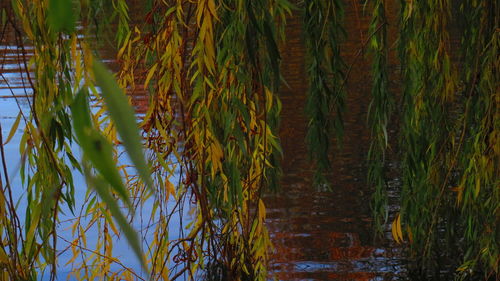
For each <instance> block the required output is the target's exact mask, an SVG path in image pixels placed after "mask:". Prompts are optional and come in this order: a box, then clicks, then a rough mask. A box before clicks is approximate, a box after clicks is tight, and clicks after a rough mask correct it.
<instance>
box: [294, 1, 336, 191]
mask: <svg viewBox="0 0 500 281" xmlns="http://www.w3.org/2000/svg"><path fill="white" fill-rule="evenodd" d="M304 6H305V7H304V34H305V41H306V45H307V52H308V53H307V59H308V62H307V75H308V77H309V92H308V97H307V103H306V112H307V114H308V116H309V124H308V132H307V137H306V142H307V144H308V148H309V152H310V156H311V159H312V160H313V161H314V163H315V164H316V173H315V176H314V182H315V185H316V186H321V187H326V188H330V186H329V184H328V180H327V179H326V177H325V173H326V172H328V171H329V169H330V161H329V159H328V152H329V146H330V140H331V136H332V133H333V132H335V134H336V136H337V141H338V142H339V144H340V143H341V140H342V135H343V128H344V124H343V120H342V115H343V112H344V110H345V108H344V104H345V101H344V99H345V97H344V95H345V93H344V82H345V81H344V69H345V64H344V61H343V59H342V57H341V56H340V44H341V42H342V40H343V38H344V36H345V31H344V29H343V26H342V25H343V18H344V9H343V3H342V1H340V0H331V1H330V0H329V1H320V0H310V1H305V2H304ZM333 114H335V118H333V117H332V115H333Z"/></svg>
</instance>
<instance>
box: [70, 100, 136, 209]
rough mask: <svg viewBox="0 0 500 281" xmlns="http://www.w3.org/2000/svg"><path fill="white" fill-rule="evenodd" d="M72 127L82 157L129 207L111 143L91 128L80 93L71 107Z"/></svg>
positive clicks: (86, 107) (85, 101) (126, 192)
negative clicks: (88, 161) (81, 151)
mask: <svg viewBox="0 0 500 281" xmlns="http://www.w3.org/2000/svg"><path fill="white" fill-rule="evenodd" d="M71 114H72V115H73V127H74V129H75V134H76V137H77V139H78V142H79V144H80V146H81V148H82V150H83V153H84V155H85V156H86V157H87V158H88V159H89V160H90V162H91V163H92V165H93V167H94V168H95V169H96V170H97V171H98V172H99V173H100V174H101V175H102V176H103V177H104V179H106V181H107V182H108V183H109V184H110V185H111V186H112V187H113V188H114V190H115V191H116V192H117V193H118V195H120V197H121V198H122V199H123V200H124V201H125V202H126V203H127V204H128V205H129V206H131V203H130V199H129V195H128V191H127V189H126V188H125V186H124V185H123V181H122V178H121V176H120V173H119V172H118V169H117V167H116V162H115V160H114V159H113V147H112V145H111V143H109V141H108V140H107V139H106V138H105V137H104V136H103V135H102V134H101V133H100V132H99V131H97V130H96V129H95V128H93V126H92V122H91V120H90V109H89V107H88V103H87V96H86V94H85V92H84V91H80V92H79V93H78V94H77V95H76V97H75V100H74V102H73V104H72V106H71Z"/></svg>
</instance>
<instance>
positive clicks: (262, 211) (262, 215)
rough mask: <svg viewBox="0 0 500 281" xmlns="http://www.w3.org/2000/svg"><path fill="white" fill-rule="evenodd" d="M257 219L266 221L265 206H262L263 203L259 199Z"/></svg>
mask: <svg viewBox="0 0 500 281" xmlns="http://www.w3.org/2000/svg"><path fill="white" fill-rule="evenodd" d="M259 219H260V220H265V219H266V206H265V205H264V201H262V199H259Z"/></svg>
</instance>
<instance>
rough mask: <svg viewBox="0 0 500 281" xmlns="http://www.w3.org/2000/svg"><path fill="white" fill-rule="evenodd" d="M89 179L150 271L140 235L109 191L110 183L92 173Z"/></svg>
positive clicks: (143, 264)
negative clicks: (143, 253) (145, 259)
mask: <svg viewBox="0 0 500 281" xmlns="http://www.w3.org/2000/svg"><path fill="white" fill-rule="evenodd" d="M87 179H88V180H89V181H90V183H91V185H92V187H94V189H95V191H96V192H97V194H99V197H101V199H102V200H103V201H104V203H106V205H107V206H108V208H109V211H110V212H111V215H112V216H113V218H114V219H115V221H116V223H118V225H119V226H120V229H121V230H122V231H123V233H124V234H125V237H126V238H127V241H128V243H129V245H130V246H131V247H132V250H133V251H134V254H135V255H136V256H137V258H138V259H139V261H140V262H141V266H142V268H143V269H144V270H145V271H146V272H148V269H147V266H146V262H145V261H144V257H143V255H142V249H141V244H140V241H139V237H138V236H137V232H136V231H135V230H134V228H132V226H131V225H130V224H129V223H128V221H127V219H126V218H125V216H124V215H123V214H122V212H121V211H120V207H119V206H118V204H117V203H116V199H115V198H113V196H111V193H110V192H109V186H108V184H107V183H106V182H105V181H103V180H102V179H100V178H98V177H93V176H91V175H87Z"/></svg>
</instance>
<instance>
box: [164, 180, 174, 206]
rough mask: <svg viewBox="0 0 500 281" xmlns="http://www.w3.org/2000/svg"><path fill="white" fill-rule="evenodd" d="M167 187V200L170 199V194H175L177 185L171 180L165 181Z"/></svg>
mask: <svg viewBox="0 0 500 281" xmlns="http://www.w3.org/2000/svg"><path fill="white" fill-rule="evenodd" d="M165 187H166V191H167V201H168V197H169V196H170V194H172V195H173V196H175V187H174V185H173V184H172V183H171V182H170V181H169V180H166V181H165Z"/></svg>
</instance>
